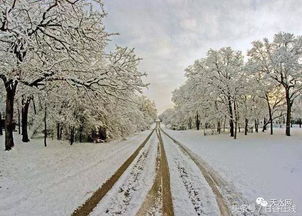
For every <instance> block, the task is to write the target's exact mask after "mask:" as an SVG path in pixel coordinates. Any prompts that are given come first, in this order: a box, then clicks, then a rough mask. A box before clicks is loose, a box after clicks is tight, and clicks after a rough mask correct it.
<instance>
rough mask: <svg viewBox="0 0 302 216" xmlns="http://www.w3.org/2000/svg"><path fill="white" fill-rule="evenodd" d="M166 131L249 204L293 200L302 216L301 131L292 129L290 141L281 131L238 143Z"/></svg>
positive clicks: (242, 138)
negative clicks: (259, 198) (260, 198)
mask: <svg viewBox="0 0 302 216" xmlns="http://www.w3.org/2000/svg"><path fill="white" fill-rule="evenodd" d="M166 131H167V132H168V133H169V134H170V135H172V136H173V137H174V138H176V139H177V140H178V141H180V142H181V143H182V144H184V145H186V146H187V147H188V148H189V149H191V150H192V151H193V152H194V153H196V154H197V155H199V156H200V157H201V158H202V159H203V160H205V161H206V162H207V163H208V164H209V165H210V166H211V167H212V168H214V170H215V171H217V172H218V173H219V174H220V176H222V177H223V178H224V179H225V180H227V181H228V182H230V183H231V184H233V185H234V186H235V188H236V189H237V190H238V192H240V193H242V195H243V197H244V198H246V199H247V200H248V201H249V202H250V203H251V204H252V203H255V200H256V198H257V197H263V198H264V199H266V200H270V199H277V200H279V199H282V200H284V199H292V201H293V203H294V204H295V205H296V211H297V213H296V214H295V215H302V210H301V206H302V196H301V194H302V187H301V179H302V167H301V164H302V141H301V138H302V129H300V128H293V129H292V134H293V135H292V136H291V137H286V136H285V135H284V128H281V129H277V128H276V129H275V135H273V136H271V135H269V134H265V133H258V134H257V133H254V134H249V135H248V136H244V135H243V134H240V135H239V138H238V139H237V140H234V139H232V138H230V137H229V136H228V135H224V134H222V135H214V136H203V135H202V132H201V131H194V130H189V131H172V130H166ZM280 214H282V213H280ZM283 215H284V213H283ZM288 215H289V214H288Z"/></svg>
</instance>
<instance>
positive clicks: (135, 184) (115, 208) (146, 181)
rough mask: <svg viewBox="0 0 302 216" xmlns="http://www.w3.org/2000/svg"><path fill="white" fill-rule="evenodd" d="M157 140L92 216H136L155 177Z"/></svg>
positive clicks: (141, 153)
mask: <svg viewBox="0 0 302 216" xmlns="http://www.w3.org/2000/svg"><path fill="white" fill-rule="evenodd" d="M157 142H158V141H157V138H156V134H155V133H153V135H152V137H151V138H150V140H149V141H148V143H147V144H146V145H145V147H144V148H143V149H142V150H141V152H140V153H139V155H138V157H136V159H135V160H134V161H133V163H132V164H131V165H130V167H129V168H128V169H127V170H126V171H125V173H124V174H123V175H122V176H121V178H120V179H119V180H118V181H117V183H116V184H115V185H114V186H113V188H112V189H111V190H110V191H109V192H108V193H107V194H106V196H105V197H104V198H103V199H102V201H101V202H100V203H99V204H98V205H97V207H96V208H95V209H94V210H93V212H92V213H91V214H90V215H92V216H93V215H95V216H98V215H104V216H105V215H135V214H136V213H137V212H138V210H139V208H140V207H141V205H142V203H143V201H144V199H145V197H146V196H147V193H148V191H149V190H150V189H151V187H152V184H153V181H154V177H155V163H156V161H155V160H156V153H157Z"/></svg>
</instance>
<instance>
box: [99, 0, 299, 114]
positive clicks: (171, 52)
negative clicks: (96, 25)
mask: <svg viewBox="0 0 302 216" xmlns="http://www.w3.org/2000/svg"><path fill="white" fill-rule="evenodd" d="M104 3H105V9H106V11H107V12H108V16H107V17H106V19H105V25H106V28H107V31H109V32H119V33H120V36H117V37H113V38H112V43H113V44H118V45H122V46H128V47H135V48H136V52H137V54H138V55H139V56H140V57H142V58H143V61H142V63H141V65H140V69H141V70H142V71H144V72H147V73H148V74H149V76H148V78H147V81H148V82H150V83H151V85H150V87H149V89H148V90H146V91H145V94H146V95H147V96H148V97H150V98H151V99H153V100H154V101H155V103H156V105H157V107H158V109H159V111H160V112H161V111H163V110H164V109H166V108H168V107H171V106H172V103H171V100H170V99H171V91H172V90H174V89H175V88H177V87H179V86H180V85H181V84H182V83H183V82H184V80H185V78H184V69H185V68H186V67H187V66H188V65H190V64H192V63H193V62H194V60H195V59H197V58H201V57H203V56H205V55H206V52H207V50H208V49H209V48H214V49H219V48H221V47H223V46H231V47H233V48H234V49H238V50H242V51H243V52H246V50H247V49H248V48H249V47H250V42H251V41H253V40H257V39H262V38H264V37H268V38H271V37H272V36H273V35H274V34H275V33H277V32H279V31H286V32H292V33H295V34H299V35H300V34H302V30H301V28H299V26H300V16H301V14H302V7H300V6H299V5H300V2H299V0H245V1H242V0H228V1H226V0H216V1H213V0H153V1H150V0H127V1H125V0H110V1H109V0H108V1H105V2H104Z"/></svg>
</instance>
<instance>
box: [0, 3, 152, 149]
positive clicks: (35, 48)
mask: <svg viewBox="0 0 302 216" xmlns="http://www.w3.org/2000/svg"><path fill="white" fill-rule="evenodd" d="M105 15H106V13H105V12H104V10H103V3H102V1H100V0H93V1H85V0H72V1H70V0H47V1H16V0H0V59H1V65H0V79H1V80H2V83H3V87H2V86H1V90H2V88H3V89H4V91H1V96H3V97H5V98H4V99H2V100H1V101H0V104H1V106H4V105H3V101H6V104H5V149H6V150H10V149H11V148H12V147H13V146H14V140H13V130H14V128H15V123H19V124H18V125H19V126H20V125H22V128H21V129H20V130H22V134H23V141H24V142H27V141H29V138H30V137H29V134H28V132H27V125H28V124H30V125H29V126H30V128H31V132H32V134H33V135H34V134H36V133H39V132H43V133H44V135H45V138H46V137H47V135H52V136H54V135H56V136H57V138H58V139H62V138H64V137H65V138H68V139H69V140H70V142H71V144H72V143H73V142H74V139H75V138H77V139H79V140H81V141H82V140H83V139H96V138H100V139H106V138H108V137H110V138H112V137H116V136H123V135H125V134H129V133H131V132H134V131H136V130H142V129H145V128H146V127H147V125H149V123H150V118H154V115H155V113H156V110H155V108H154V104H152V103H151V102H150V101H148V99H145V98H144V99H142V97H141V96H139V94H140V93H141V91H142V88H144V87H146V84H145V83H143V81H142V77H143V76H145V75H146V74H144V73H141V72H140V71H138V69H137V67H138V64H139V62H140V61H141V59H140V58H139V57H137V56H136V55H135V53H134V50H133V49H129V48H123V47H116V49H115V50H113V51H112V52H110V53H105V47H106V45H107V43H108V42H109V38H110V36H111V35H112V34H109V33H107V32H106V31H105V26H104V24H103V18H104V17H105ZM146 104H148V106H151V107H152V108H150V109H151V110H152V111H150V110H149V109H147V110H144V109H142V106H145V105H146ZM129 110H131V114H130V113H129ZM149 111H150V112H149ZM16 116H17V118H16ZM130 118H134V119H136V120H137V119H140V120H141V121H140V122H134V120H133V119H130ZM20 122H22V124H20ZM137 123H138V125H137ZM129 124H130V125H129ZM45 145H46V139H45Z"/></svg>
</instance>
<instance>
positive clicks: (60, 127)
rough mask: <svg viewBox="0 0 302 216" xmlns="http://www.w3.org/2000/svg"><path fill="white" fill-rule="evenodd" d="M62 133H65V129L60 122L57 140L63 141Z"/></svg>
mask: <svg viewBox="0 0 302 216" xmlns="http://www.w3.org/2000/svg"><path fill="white" fill-rule="evenodd" d="M62 132H63V127H62V126H61V124H60V123H59V122H58V123H57V140H61V139H62Z"/></svg>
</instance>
